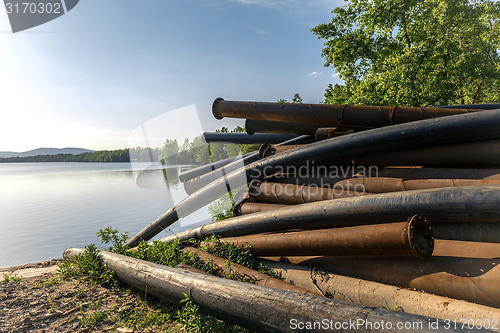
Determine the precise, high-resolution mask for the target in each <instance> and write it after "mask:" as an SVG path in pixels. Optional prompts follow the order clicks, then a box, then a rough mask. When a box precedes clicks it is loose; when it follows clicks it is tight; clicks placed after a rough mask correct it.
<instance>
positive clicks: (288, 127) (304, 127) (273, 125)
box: [245, 119, 322, 135]
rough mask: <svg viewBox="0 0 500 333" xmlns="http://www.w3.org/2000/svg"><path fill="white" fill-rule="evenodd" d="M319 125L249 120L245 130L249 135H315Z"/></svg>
mask: <svg viewBox="0 0 500 333" xmlns="http://www.w3.org/2000/svg"><path fill="white" fill-rule="evenodd" d="M320 127H322V126H321V125H318V124H305V123H291V122H282V121H266V120H255V119H247V120H246V121H245V130H246V132H247V133H248V134H250V135H253V134H254V133H268V134H295V135H315V134H316V131H317V130H318V128H320Z"/></svg>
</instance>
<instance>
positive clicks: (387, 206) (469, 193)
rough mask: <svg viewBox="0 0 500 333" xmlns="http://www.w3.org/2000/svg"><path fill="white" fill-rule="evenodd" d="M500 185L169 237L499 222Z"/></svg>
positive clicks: (355, 201)
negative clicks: (422, 221) (418, 221)
mask: <svg viewBox="0 0 500 333" xmlns="http://www.w3.org/2000/svg"><path fill="white" fill-rule="evenodd" d="M498 207H500V187H498V186H471V187H453V188H445V189H432V190H418V191H404V192H394V193H384V194H373V195H366V196H361V197H354V198H345V199H339V200H328V201H320V202H313V203H307V204H303V205H294V206H290V207H285V208H281V209H278V210H275V211H272V212H260V213H255V214H250V215H243V216H239V217H233V218H230V219H227V220H224V221H220V222H214V223H209V224H206V225H204V226H200V227H196V228H193V229H191V230H186V231H182V232H180V233H178V234H175V235H172V236H168V237H165V238H163V239H161V241H165V242H171V241H173V240H174V239H176V238H178V239H180V240H187V239H190V238H195V239H203V238H205V237H210V236H211V235H212V234H215V235H220V236H221V237H236V236H243V235H248V234H257V233H263V232H273V231H283V230H293V229H325V228H334V227H346V226H355V225H364V224H376V223H389V222H400V221H404V220H406V219H407V218H408V216H413V215H415V214H421V215H423V216H425V217H426V218H427V219H428V220H429V221H430V222H431V224H434V223H464V222H467V223H471V222H473V223H498V221H500V211H499V209H498Z"/></svg>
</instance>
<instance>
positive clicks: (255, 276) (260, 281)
mask: <svg viewBox="0 0 500 333" xmlns="http://www.w3.org/2000/svg"><path fill="white" fill-rule="evenodd" d="M182 251H183V252H192V253H194V254H195V255H196V256H197V257H199V258H200V259H201V260H203V261H209V262H212V263H213V264H214V265H215V266H217V267H218V268H219V270H220V271H222V273H223V275H230V274H233V273H237V275H238V276H240V277H241V278H242V279H243V278H246V279H249V280H250V281H253V282H254V283H255V284H256V285H258V286H263V287H269V288H275V289H280V290H286V291H293V292H296V293H299V294H306V295H313V296H318V297H323V295H320V294H318V293H316V292H312V291H310V290H307V289H305V288H301V287H297V286H294V285H293V284H290V283H287V282H285V281H282V280H280V279H276V278H273V277H271V276H269V275H266V274H263V273H260V272H257V271H256V270H253V269H250V268H248V267H245V266H242V265H239V264H236V263H233V262H229V261H227V260H226V259H224V258H221V257H217V256H214V255H212V254H210V253H208V252H205V251H202V250H199V249H197V248H194V247H190V246H187V247H185V248H183V249H182Z"/></svg>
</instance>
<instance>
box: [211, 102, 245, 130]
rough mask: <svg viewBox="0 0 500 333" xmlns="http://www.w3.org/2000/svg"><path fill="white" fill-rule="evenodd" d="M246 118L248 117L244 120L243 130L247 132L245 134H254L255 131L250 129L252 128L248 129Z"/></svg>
mask: <svg viewBox="0 0 500 333" xmlns="http://www.w3.org/2000/svg"><path fill="white" fill-rule="evenodd" d="M214 103H215V102H214ZM248 120H249V119H246V120H245V131H246V132H247V134H248V135H254V134H255V132H254V131H252V130H249V128H250V126H248Z"/></svg>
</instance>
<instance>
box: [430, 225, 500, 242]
mask: <svg viewBox="0 0 500 333" xmlns="http://www.w3.org/2000/svg"><path fill="white" fill-rule="evenodd" d="M432 230H433V232H434V237H435V238H436V239H448V240H458V241H469V242H486V243H500V222H496V223H495V222H493V223H433V224H432Z"/></svg>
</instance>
